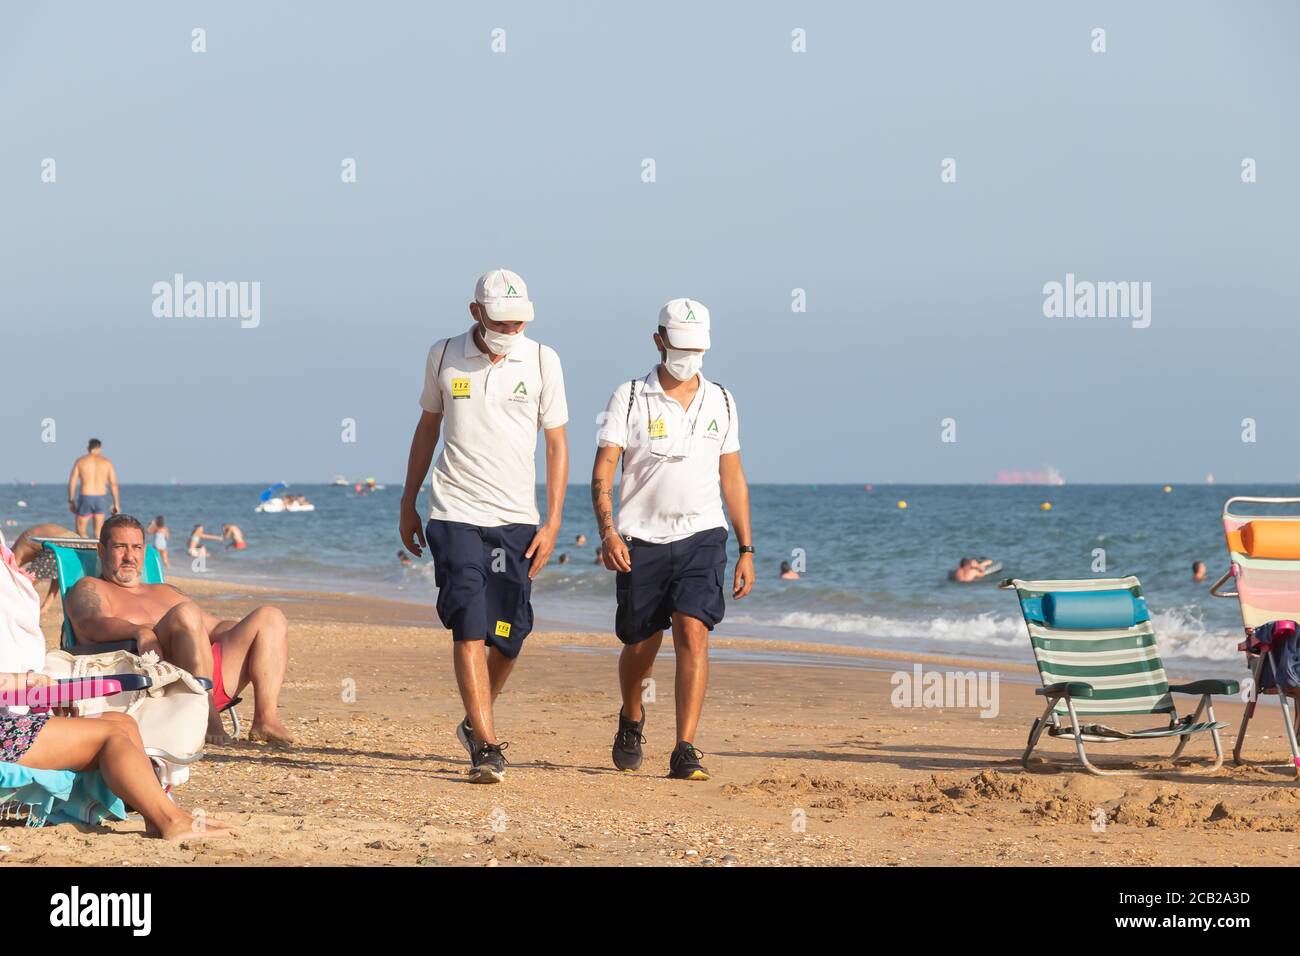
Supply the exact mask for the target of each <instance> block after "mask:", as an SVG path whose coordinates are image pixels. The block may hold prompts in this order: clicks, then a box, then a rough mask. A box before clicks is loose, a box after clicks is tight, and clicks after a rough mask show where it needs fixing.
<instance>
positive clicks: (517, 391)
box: [515, 381, 528, 395]
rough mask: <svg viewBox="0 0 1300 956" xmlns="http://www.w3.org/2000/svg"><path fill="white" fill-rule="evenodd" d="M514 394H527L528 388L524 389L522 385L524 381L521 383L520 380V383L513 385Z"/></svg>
mask: <svg viewBox="0 0 1300 956" xmlns="http://www.w3.org/2000/svg"><path fill="white" fill-rule="evenodd" d="M515 394H516V395H527V394H528V389H526V388H525V387H524V383H523V382H522V381H520V383H519V384H518V385H516V386H515Z"/></svg>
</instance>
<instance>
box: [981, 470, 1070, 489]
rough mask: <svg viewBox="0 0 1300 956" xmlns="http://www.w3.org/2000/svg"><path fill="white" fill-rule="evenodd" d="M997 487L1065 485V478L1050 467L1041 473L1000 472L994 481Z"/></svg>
mask: <svg viewBox="0 0 1300 956" xmlns="http://www.w3.org/2000/svg"><path fill="white" fill-rule="evenodd" d="M993 484H995V485H1054V486H1060V485H1063V484H1065V476H1064V475H1063V474H1061V472H1060V471H1059V470H1058V469H1057V468H1056V467H1055V466H1054V465H1048V466H1047V467H1046V468H1044V469H1042V470H1041V471H1019V470H1015V469H1011V470H1004V471H999V472H998V476H997V477H996V478H994V479H993Z"/></svg>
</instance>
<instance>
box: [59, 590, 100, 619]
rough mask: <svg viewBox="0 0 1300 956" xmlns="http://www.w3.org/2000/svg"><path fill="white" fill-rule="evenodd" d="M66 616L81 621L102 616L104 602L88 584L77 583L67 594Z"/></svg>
mask: <svg viewBox="0 0 1300 956" xmlns="http://www.w3.org/2000/svg"><path fill="white" fill-rule="evenodd" d="M68 616H69V617H71V618H74V619H76V620H82V621H85V620H90V619H93V618H97V617H103V616H104V602H103V600H102V599H101V598H100V596H99V593H98V592H97V591H95V589H94V588H93V587H91V585H90V584H89V583H81V582H78V583H77V584H76V585H75V586H74V587H73V588H72V590H71V591H70V592H69V593H68Z"/></svg>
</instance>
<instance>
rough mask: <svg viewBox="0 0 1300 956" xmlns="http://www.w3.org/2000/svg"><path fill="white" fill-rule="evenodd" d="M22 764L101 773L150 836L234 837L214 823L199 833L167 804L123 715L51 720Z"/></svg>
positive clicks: (179, 811)
mask: <svg viewBox="0 0 1300 956" xmlns="http://www.w3.org/2000/svg"><path fill="white" fill-rule="evenodd" d="M18 762H19V763H20V764H22V765H23V766H24V767H33V768H35V769H38V770H75V771H81V770H93V769H96V768H98V770H99V772H100V773H102V774H103V775H104V782H105V783H107V784H108V786H109V789H111V790H112V791H113V792H114V793H116V794H117V795H118V796H119V797H121V798H122V799H123V800H124V801H126V802H127V803H129V804H130V805H131V806H133V807H135V809H137V810H138V811H140V815H141V816H142V817H144V819H145V823H146V824H147V825H148V827H149V829H150V830H151V831H153V832H155V833H157V834H159V835H161V836H164V837H166V838H168V839H172V840H180V839H190V838H195V837H206V836H226V835H228V834H229V832H230V831H229V830H228V829H227V828H226V827H224V826H223V825H221V824H219V823H217V822H216V821H207V822H206V824H205V826H204V827H203V828H202V830H201V831H197V830H195V828H194V818H193V817H192V816H191V815H190V814H188V813H186V812H185V811H184V810H182V809H180V807H178V806H176V805H175V804H174V803H172V802H171V801H170V800H168V799H167V794H166V793H164V792H163V789H162V787H160V786H159V785H158V778H157V777H155V776H154V772H153V764H152V763H150V761H149V758H148V756H146V755H145V752H144V745H143V744H142V742H141V740H140V731H139V729H138V728H137V727H136V723H135V720H134V719H132V718H131V717H129V716H127V715H125V714H117V713H108V714H103V715H101V716H100V717H51V718H50V719H49V720H48V721H47V722H46V724H45V726H44V727H43V728H42V729H41V732H40V733H39V734H38V735H37V737H36V740H35V741H34V742H33V743H32V745H31V747H29V748H28V749H27V752H26V753H25V754H23V756H22V758H21V759H20V760H19V761H18Z"/></svg>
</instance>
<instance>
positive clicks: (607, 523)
mask: <svg viewBox="0 0 1300 956" xmlns="http://www.w3.org/2000/svg"><path fill="white" fill-rule="evenodd" d="M591 507H592V509H593V510H594V511H595V512H596V528H597V530H598V531H599V533H600V536H601V538H602V539H603V538H604V537H605V535H606V534H607V533H609V532H610V531H612V530H614V487H613V483H612V482H608V481H604V480H603V479H600V478H593V479H592V481H591Z"/></svg>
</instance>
